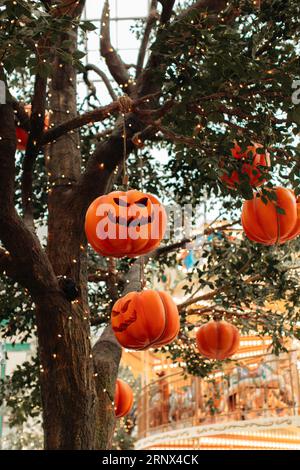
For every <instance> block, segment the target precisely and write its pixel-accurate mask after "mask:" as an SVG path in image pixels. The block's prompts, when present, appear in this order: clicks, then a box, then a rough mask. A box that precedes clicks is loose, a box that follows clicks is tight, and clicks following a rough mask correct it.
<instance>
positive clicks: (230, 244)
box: [0, 0, 300, 449]
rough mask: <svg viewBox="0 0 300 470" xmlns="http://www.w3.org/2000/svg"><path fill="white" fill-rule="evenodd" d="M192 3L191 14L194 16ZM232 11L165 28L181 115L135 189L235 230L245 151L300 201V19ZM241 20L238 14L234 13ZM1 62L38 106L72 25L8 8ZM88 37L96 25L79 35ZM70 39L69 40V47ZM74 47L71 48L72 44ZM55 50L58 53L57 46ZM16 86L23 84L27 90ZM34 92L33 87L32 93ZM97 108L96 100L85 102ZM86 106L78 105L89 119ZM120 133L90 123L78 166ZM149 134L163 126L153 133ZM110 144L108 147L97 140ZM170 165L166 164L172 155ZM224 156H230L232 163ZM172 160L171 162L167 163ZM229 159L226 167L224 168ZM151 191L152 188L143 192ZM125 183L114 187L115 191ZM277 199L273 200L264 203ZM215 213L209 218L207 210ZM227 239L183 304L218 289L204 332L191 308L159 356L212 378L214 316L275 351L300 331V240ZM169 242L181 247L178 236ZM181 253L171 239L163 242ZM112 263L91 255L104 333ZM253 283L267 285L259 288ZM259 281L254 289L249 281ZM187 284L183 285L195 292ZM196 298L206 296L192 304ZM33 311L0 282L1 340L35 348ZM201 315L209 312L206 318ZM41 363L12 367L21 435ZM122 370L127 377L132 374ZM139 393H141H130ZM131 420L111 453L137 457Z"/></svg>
mask: <svg viewBox="0 0 300 470" xmlns="http://www.w3.org/2000/svg"><path fill="white" fill-rule="evenodd" d="M191 3H193V2H192V1H189V2H187V4H188V5H190V4H191ZM229 10H230V11H227V10H226V11H225V12H223V13H221V14H220V15H219V16H218V17H215V16H213V17H211V16H210V15H207V14H206V13H205V12H204V13H203V14H201V15H198V14H196V12H194V13H191V15H189V16H188V18H186V19H184V20H180V21H179V20H178V19H177V20H176V19H175V20H174V23H172V25H171V26H169V27H167V28H166V27H159V28H157V30H155V33H156V39H155V40H154V39H153V45H152V48H151V49H152V52H153V53H154V54H156V56H157V61H158V62H159V60H161V62H162V63H163V66H161V67H157V70H156V74H157V81H158V82H161V83H162V87H161V88H162V97H161V101H160V102H161V103H163V102H166V100H168V99H172V100H173V104H172V107H171V108H170V110H169V112H168V113H166V114H165V115H164V116H163V118H162V119H161V120H160V121H159V122H158V123H157V122H156V123H155V125H157V133H156V137H157V138H156V139H154V140H153V142H152V143H150V144H149V145H148V142H147V141H146V142H145V147H144V148H143V149H141V150H138V151H136V152H133V153H132V154H131V155H130V157H129V160H128V167H129V168H128V169H129V176H130V184H131V186H132V187H135V188H143V189H144V190H145V191H149V192H153V193H155V194H156V195H157V196H159V197H160V198H162V199H163V200H164V201H165V202H166V203H167V204H168V203H170V202H171V201H175V202H176V203H179V204H180V205H181V206H183V205H184V204H185V203H193V204H194V205H195V204H204V203H205V204H206V205H207V207H208V208H209V207H212V208H213V209H214V210H216V207H218V208H220V211H219V212H220V216H219V217H220V220H227V221H228V220H232V221H235V220H239V217H240V208H241V205H242V201H243V199H244V198H245V199H249V198H251V197H252V195H253V190H252V188H251V187H250V185H249V180H248V179H247V176H243V175H241V185H240V187H239V188H238V189H237V191H230V190H229V189H227V188H226V187H225V186H224V185H222V183H221V182H220V180H219V177H220V174H221V172H222V169H221V168H220V162H221V161H222V159H224V157H225V161H226V162H227V164H228V168H227V171H231V170H232V169H236V170H237V171H239V172H240V166H239V164H238V162H237V161H231V160H230V159H229V155H230V150H231V148H232V146H233V142H234V141H237V142H238V144H239V145H240V146H241V148H242V150H245V149H246V147H247V146H248V145H251V143H252V142H257V143H260V144H262V146H263V148H264V149H266V148H268V150H269V152H270V154H271V160H272V168H271V171H270V174H269V181H268V183H267V185H266V187H270V188H271V187H273V185H278V184H281V185H283V186H286V187H290V188H293V189H294V190H295V192H296V194H300V171H299V161H300V145H299V139H298V138H297V136H298V134H299V132H300V108H299V105H296V104H294V103H293V102H292V99H291V96H292V92H293V82H294V81H295V80H298V79H299V78H300V74H299V51H298V49H297V47H296V45H297V43H298V42H299V36H300V29H299V20H300V11H299V2H298V0H288V1H285V0H265V1H264V2H261V9H260V10H257V9H255V8H254V7H253V2H251V1H249V0H240V1H237V0H235V1H234V2H231V7H230V9H229ZM237 11H238V12H239V15H236V12H237ZM0 18H1V27H0V57H1V61H2V62H3V63H4V67H5V69H6V71H7V72H8V74H11V72H12V71H14V73H13V74H11V75H10V85H11V86H12V88H13V90H18V91H17V92H16V96H17V97H18V98H22V99H25V101H26V102H27V101H28V102H29V99H30V94H31V91H32V76H33V75H34V74H35V73H36V72H37V71H38V72H39V73H40V74H42V75H46V76H49V75H50V73H51V65H50V61H49V62H47V63H42V64H40V63H38V62H37V58H36V55H35V53H34V50H35V49H34V43H35V41H37V40H38V39H39V38H41V36H45V35H46V34H50V36H49V41H50V42H51V43H52V44H54V45H55V44H56V38H57V37H58V34H59V32H61V31H62V30H64V29H67V26H69V25H70V22H73V23H74V26H76V25H77V24H78V22H77V21H74V20H71V19H70V18H66V17H65V18H63V19H62V18H53V17H52V16H51V15H49V13H48V12H47V11H46V10H45V9H41V8H40V7H38V6H37V2H35V1H25V0H18V1H9V0H4V1H3V2H2V4H1V8H0ZM81 27H82V28H83V29H84V33H85V34H87V35H88V32H89V30H91V29H92V25H89V24H88V23H84V24H82V25H81ZM66 41H67V39H66ZM65 46H67V43H66V44H65ZM54 48H55V46H54ZM59 53H60V56H61V59H62V61H65V62H67V63H73V64H74V65H75V66H76V67H78V68H79V70H80V71H82V65H80V60H81V58H82V53H81V52H78V51H75V52H74V53H73V54H72V55H71V56H70V54H68V53H66V52H65V50H64V48H63V47H62V48H61V49H60V50H59ZM18 82H19V83H21V84H22V86H19V87H18ZM23 84H25V86H23ZM87 103H88V102H87ZM85 104H86V102H84V103H78V108H79V109H83V108H84V106H85ZM115 123H116V117H115V116H111V117H110V118H109V119H108V120H106V121H105V123H104V124H102V123H101V124H97V123H96V124H94V125H91V126H88V128H85V129H84V130H83V131H82V135H81V137H82V139H81V149H82V166H83V168H84V167H86V164H87V161H88V158H89V156H90V153H91V152H92V151H93V150H94V149H95V146H96V143H97V142H98V141H100V142H104V140H105V137H104V136H103V135H102V136H101V135H100V134H101V133H102V132H103V131H109V130H110V129H111V128H112V127H113V126H114V125H115ZM152 124H153V123H152ZM99 135H100V136H99ZM165 156H167V158H166V159H163V158H162V157H165ZM227 157H228V158H227ZM23 158H24V156H20V155H19V156H18V159H17V189H16V194H15V197H16V203H17V207H18V209H20V207H21V192H20V176H21V165H22V163H23ZM161 160H164V161H166V163H164V162H163V161H161ZM227 160H228V161H227ZM141 175H142V178H141ZM34 176H35V179H34V181H35V183H34V185H35V186H34V191H35V199H34V208H35V221H36V223H39V224H40V225H45V223H46V221H47V189H48V188H49V182H48V181H47V175H46V172H45V164H44V157H43V155H40V156H39V158H38V160H37V164H36V167H35V175H34ZM141 179H142V180H141ZM120 184H121V179H120V177H119V178H116V180H115V188H118V187H119V186H120ZM268 194H269V193H265V195H266V196H267V195H268ZM208 212H209V211H208ZM192 224H193V229H194V230H195V231H196V230H198V231H199V226H198V218H197V216H196V215H195V214H194V216H193V217H192ZM235 227H236V228H237V229H235V228H234V229H228V230H227V231H223V230H220V231H219V233H218V230H214V231H212V233H210V234H209V233H207V234H205V236H204V243H203V246H202V249H201V250H202V251H201V260H200V261H198V263H196V265H195V266H194V268H193V271H192V272H190V273H189V275H188V276H187V278H188V279H189V278H192V276H196V279H197V285H196V286H195V285H194V286H192V287H190V286H188V285H187V289H186V294H189V295H190V296H192V295H194V291H195V290H196V289H198V288H200V292H201V290H203V289H204V288H205V289H210V290H211V291H216V295H215V296H214V297H212V298H211V299H209V301H206V303H203V304H202V303H201V301H200V302H199V311H198V312H197V319H196V320H195V316H196V312H195V311H193V316H191V312H189V310H188V308H182V309H181V312H180V314H181V325H182V328H181V334H180V336H179V338H178V340H177V341H176V342H174V343H172V344H171V345H170V346H168V347H165V348H163V351H164V352H165V353H166V354H167V355H168V356H169V357H170V358H171V359H172V360H173V361H177V362H178V363H179V364H180V365H182V367H183V368H184V370H185V371H186V372H187V373H191V374H194V375H199V376H201V377H204V376H206V375H207V374H208V373H209V372H210V371H211V370H212V369H213V368H215V367H217V366H218V363H217V362H214V361H209V360H206V359H203V358H202V357H200V356H199V354H198V353H197V351H196V349H195V342H194V331H193V330H194V329H195V327H196V326H198V325H201V324H202V323H204V322H205V321H207V320H208V319H209V318H211V317H212V316H219V317H224V318H226V319H229V321H231V322H232V323H234V324H235V325H236V326H237V327H238V328H239V329H240V330H241V332H242V333H245V334H246V333H247V334H248V333H254V332H256V333H259V334H261V335H270V336H271V337H272V339H273V348H274V351H275V352H278V351H279V350H280V348H282V347H283V345H282V338H284V337H288V336H295V337H296V338H298V339H300V331H299V328H298V326H297V324H299V315H300V312H299V297H300V285H299V265H297V259H298V258H299V245H300V242H299V238H298V240H295V241H292V242H289V243H288V244H285V245H282V246H275V247H263V246H261V245H258V244H253V243H251V242H249V240H247V239H246V238H245V236H243V235H242V233H241V231H240V230H239V226H237V225H236V226H235ZM175 235H176V234H175V233H172V237H173V238H174V237H175ZM172 241H174V239H172V240H168V241H167V242H166V243H171V242H172ZM131 263H132V261H128V260H126V259H125V260H118V261H117V262H116V266H115V269H116V274H117V286H115V287H116V288H117V294H118V295H121V293H122V289H123V287H124V275H125V274H126V272H127V271H128V269H129V267H130V265H131ZM177 263H178V261H177V260H176V256H175V255H174V253H169V254H167V255H165V256H163V257H160V258H159V259H155V260H153V261H152V264H151V265H150V268H149V271H150V272H149V274H148V281H149V282H151V279H152V276H153V273H156V274H157V275H158V276H159V275H162V274H163V273H164V270H165V268H166V267H167V266H168V267H170V266H174V267H175V266H176V264H177ZM108 269H109V266H108V260H106V259H103V258H101V257H99V256H98V255H97V254H95V253H94V252H92V250H89V260H88V271H89V274H90V275H91V276H95V275H98V276H99V279H98V280H97V279H96V280H93V281H91V282H90V283H89V301H90V307H91V318H92V322H95V323H97V325H102V326H103V324H105V323H106V322H107V321H108V319H109V316H110V305H111V301H112V296H111V290H110V287H111V286H109V282H106V279H105V277H103V275H104V276H105V273H107V272H108ZM255 276H258V277H257V278H256V277H255ZM252 277H254V281H253V282H248V280H249V279H251V278H252ZM188 279H187V280H188ZM195 296H197V294H195ZM33 308H34V305H33V303H32V301H31V300H30V298H29V297H28V295H27V293H26V292H25V291H24V290H23V289H22V288H20V287H19V286H18V285H16V284H13V283H12V282H11V281H9V280H8V278H6V277H3V278H1V284H0V322H1V323H0V324H1V335H3V336H5V337H7V338H15V337H16V335H19V336H20V338H21V340H22V341H27V340H28V339H29V338H30V337H31V336H32V335H33V334H34V332H35V318H34V315H33ZM201 310H202V311H201ZM38 368H39V366H38V361H37V359H33V360H32V362H30V363H29V362H28V363H25V364H24V365H23V366H22V367H19V368H17V369H16V371H15V373H14V374H13V376H12V377H11V378H8V379H7V380H6V383H5V384H4V383H2V384H1V394H0V397H2V400H5V401H6V405H7V406H8V407H10V408H11V409H12V410H13V411H12V414H11V423H12V424H19V423H22V422H24V421H25V420H26V418H27V416H33V417H36V416H37V414H38V411H37V410H38V406H39V387H38ZM125 372H126V371H122V373H121V377H123V378H124V379H125V380H126V377H125V376H123V374H124V375H126V374H127V377H129V379H130V380H131V381H132V380H133V377H132V376H131V374H130V373H129V372H128V371H127V372H126V373H125ZM135 389H138V385H137V382H134V390H135ZM134 422H135V415H134V414H133V416H131V415H130V416H129V417H128V418H126V419H125V420H121V421H120V422H119V423H118V427H117V430H116V437H115V443H114V446H115V448H119V449H129V448H132V446H133V440H134V438H133V435H132V430H133V426H132V425H133V424H134Z"/></svg>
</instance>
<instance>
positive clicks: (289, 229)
mask: <svg viewBox="0 0 300 470" xmlns="http://www.w3.org/2000/svg"><path fill="white" fill-rule="evenodd" d="M270 191H271V190H270ZM274 191H275V193H276V196H277V200H276V201H269V200H268V203H267V204H265V203H264V202H263V201H262V198H261V197H260V195H259V194H255V195H254V198H253V199H251V200H250V201H245V202H244V204H243V210H242V225H243V229H244V232H245V234H246V235H247V237H248V238H249V239H250V240H252V241H254V242H257V243H261V244H263V245H275V244H282V243H285V242H287V241H288V240H292V239H293V238H296V237H297V236H298V235H300V198H299V197H298V199H296V196H295V194H294V192H293V191H292V190H290V189H286V188H275V189H274ZM277 208H281V209H284V212H285V213H284V214H280V213H279V212H278V210H277Z"/></svg>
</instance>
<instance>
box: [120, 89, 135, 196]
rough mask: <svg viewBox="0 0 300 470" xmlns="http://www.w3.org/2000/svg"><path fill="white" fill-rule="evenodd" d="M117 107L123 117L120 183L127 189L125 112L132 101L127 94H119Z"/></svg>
mask: <svg viewBox="0 0 300 470" xmlns="http://www.w3.org/2000/svg"><path fill="white" fill-rule="evenodd" d="M118 103H119V109H120V112H121V114H122V117H123V180H122V183H123V185H124V186H125V187H126V189H128V183H129V179H128V173H127V165H126V159H127V132H126V114H128V113H130V112H131V110H132V104H133V101H132V99H131V98H130V97H129V96H128V95H124V96H121V97H120V98H119V99H118Z"/></svg>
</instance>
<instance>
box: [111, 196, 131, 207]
mask: <svg viewBox="0 0 300 470" xmlns="http://www.w3.org/2000/svg"><path fill="white" fill-rule="evenodd" d="M114 202H115V203H116V204H117V206H120V207H129V206H130V204H129V203H128V202H126V201H124V200H123V199H120V198H119V197H114Z"/></svg>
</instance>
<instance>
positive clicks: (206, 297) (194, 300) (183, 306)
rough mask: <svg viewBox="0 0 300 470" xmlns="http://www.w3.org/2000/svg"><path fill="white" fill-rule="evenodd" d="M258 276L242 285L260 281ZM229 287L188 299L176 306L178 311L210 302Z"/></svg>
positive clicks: (248, 279)
mask: <svg viewBox="0 0 300 470" xmlns="http://www.w3.org/2000/svg"><path fill="white" fill-rule="evenodd" d="M261 277H262V276H261V275H260V274H255V275H253V276H249V277H248V278H247V279H246V280H245V281H244V283H245V284H251V283H252V282H255V281H259V280H260V279H261ZM230 288H231V286H226V285H224V286H223V287H219V288H218V289H215V290H212V291H211V292H208V293H207V294H202V295H199V296H197V297H194V298H190V299H188V300H186V301H185V302H182V303H181V304H180V305H178V308H179V310H184V309H186V308H187V307H189V306H190V305H193V304H196V303H198V302H202V301H205V300H211V299H213V298H214V297H215V296H216V295H218V294H220V293H221V292H226V291H227V290H229V289H230Z"/></svg>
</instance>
